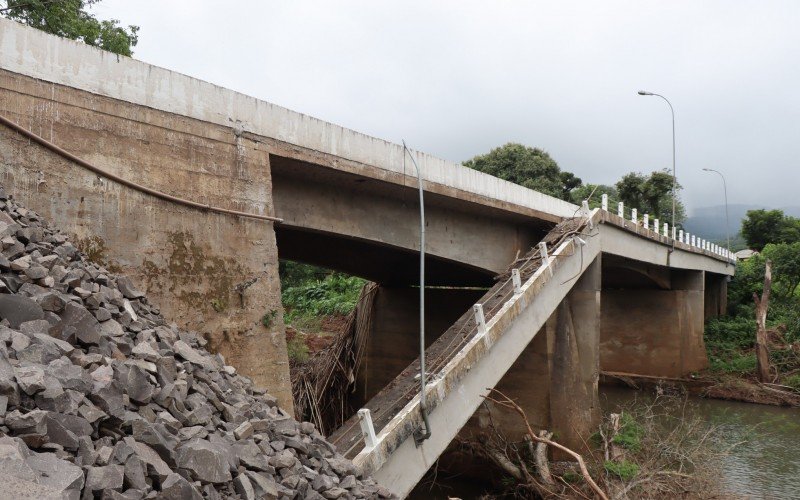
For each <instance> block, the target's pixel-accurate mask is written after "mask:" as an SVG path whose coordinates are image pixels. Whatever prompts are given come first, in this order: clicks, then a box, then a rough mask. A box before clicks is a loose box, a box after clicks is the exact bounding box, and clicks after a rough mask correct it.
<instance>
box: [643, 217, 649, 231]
mask: <svg viewBox="0 0 800 500" xmlns="http://www.w3.org/2000/svg"><path fill="white" fill-rule="evenodd" d="M642 225H643V226H644V228H645V229H650V214H644V217H642Z"/></svg>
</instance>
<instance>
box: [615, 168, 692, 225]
mask: <svg viewBox="0 0 800 500" xmlns="http://www.w3.org/2000/svg"><path fill="white" fill-rule="evenodd" d="M615 186H616V188H617V196H618V197H619V201H621V202H623V203H625V206H627V207H630V208H635V209H637V210H638V211H639V213H640V214H650V217H651V218H658V219H661V220H662V221H665V222H669V220H670V219H672V174H671V173H670V172H669V171H668V170H657V171H655V172H652V173H651V174H650V175H649V176H647V175H644V174H642V173H640V172H631V173H629V174H625V175H624V176H623V177H622V179H620V180H619V182H617V183H616V185H615ZM675 188H676V191H677V193H676V194H677V195H678V199H677V201H676V203H675V220H676V223H678V224H680V223H681V222H683V220H684V219H686V209H685V208H684V206H683V203H682V202H681V201H680V189H681V186H680V184H677V185H676V186H675Z"/></svg>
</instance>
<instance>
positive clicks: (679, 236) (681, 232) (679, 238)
mask: <svg viewBox="0 0 800 500" xmlns="http://www.w3.org/2000/svg"><path fill="white" fill-rule="evenodd" d="M678 241H680V242H681V243H684V241H683V229H681V230H680V231H678Z"/></svg>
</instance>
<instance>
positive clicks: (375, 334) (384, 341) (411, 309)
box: [352, 286, 484, 408]
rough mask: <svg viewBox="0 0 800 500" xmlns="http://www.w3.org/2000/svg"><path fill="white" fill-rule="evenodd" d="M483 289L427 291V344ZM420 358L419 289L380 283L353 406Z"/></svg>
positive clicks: (449, 324) (474, 299) (459, 314)
mask: <svg viewBox="0 0 800 500" xmlns="http://www.w3.org/2000/svg"><path fill="white" fill-rule="evenodd" d="M483 293H484V292H483V291H482V290H469V289H457V288H454V289H446V288H430V289H427V290H426V291H425V312H426V314H425V320H426V321H425V332H426V335H425V336H426V343H427V345H430V344H431V343H433V342H434V341H435V340H436V339H437V338H439V336H440V335H441V334H442V333H444V332H445V331H446V330H447V329H448V328H449V327H450V326H451V325H452V324H453V323H454V322H455V321H456V320H457V319H458V318H459V316H461V315H462V314H463V313H464V311H465V310H467V309H469V308H471V307H472V304H474V303H475V301H477V300H478V299H479V298H480V296H481V295H482V294H483ZM417 357H419V288H416V287H386V286H381V287H379V288H378V292H377V294H376V296H375V302H374V305H373V310H372V324H371V331H370V335H369V337H368V340H367V347H366V351H365V353H364V362H363V364H362V366H361V369H360V370H359V372H358V374H357V375H356V390H355V391H354V393H353V399H352V403H353V406H354V407H356V408H358V407H361V406H362V405H363V404H364V403H366V402H367V401H369V400H370V399H372V397H373V396H375V394H377V393H378V392H379V391H380V390H381V389H383V388H384V387H385V386H386V385H387V384H388V383H389V382H391V381H392V380H393V379H394V378H395V377H396V376H397V375H398V374H399V373H400V372H401V371H403V369H405V368H406V367H407V366H408V365H409V364H411V363H412V362H413V361H414V360H415V359H417Z"/></svg>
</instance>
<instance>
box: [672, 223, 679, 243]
mask: <svg viewBox="0 0 800 500" xmlns="http://www.w3.org/2000/svg"><path fill="white" fill-rule="evenodd" d="M676 229H678V228H676V227H675V226H672V239H673V240H674V239H675V234H676Z"/></svg>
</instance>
